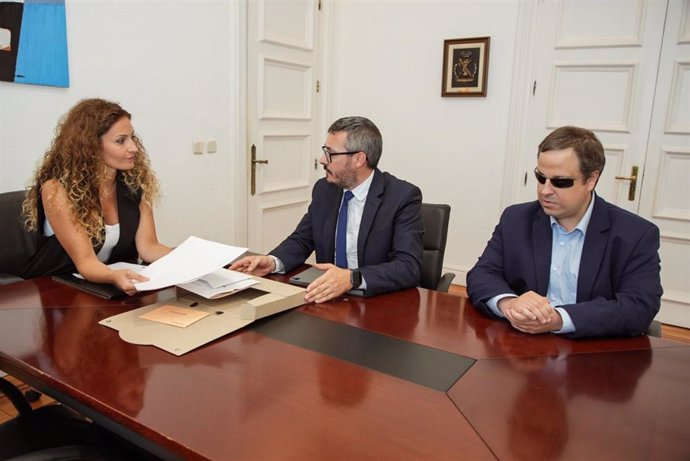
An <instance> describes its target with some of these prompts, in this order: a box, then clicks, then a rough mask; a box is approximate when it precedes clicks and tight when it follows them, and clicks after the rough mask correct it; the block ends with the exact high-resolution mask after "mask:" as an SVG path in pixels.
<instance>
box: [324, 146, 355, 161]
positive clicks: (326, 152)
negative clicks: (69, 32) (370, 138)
mask: <svg viewBox="0 0 690 461" xmlns="http://www.w3.org/2000/svg"><path fill="white" fill-rule="evenodd" d="M321 150H322V151H323V154H324V155H325V156H326V163H331V157H333V156H335V155H355V154H359V153H360V152H362V151H361V150H358V151H355V152H331V151H330V149H329V148H328V147H327V146H321Z"/></svg>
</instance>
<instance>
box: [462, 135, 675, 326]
mask: <svg viewBox="0 0 690 461" xmlns="http://www.w3.org/2000/svg"><path fill="white" fill-rule="evenodd" d="M604 163H605V157H604V148H603V146H602V145H601V143H600V142H599V140H598V139H597V138H596V136H595V135H594V133H592V132H591V131H589V130H585V129H582V128H576V127H562V128H559V129H557V130H555V131H553V132H552V133H551V134H549V135H548V136H547V137H546V138H545V139H544V140H543V141H542V143H541V144H540V145H539V149H538V153H537V167H536V168H535V170H534V174H535V177H536V179H537V198H538V200H537V201H534V202H530V203H523V204H519V205H513V206H510V207H508V208H506V210H505V211H504V212H503V215H502V216H501V219H500V221H499V223H498V225H497V226H496V228H495V229H494V233H493V235H492V237H491V240H490V241H489V243H488V245H487V247H486V249H485V250H484V253H483V254H482V255H481V256H480V257H479V261H478V262H477V263H476V264H475V266H474V268H472V270H471V271H470V272H469V273H468V274H467V289H468V294H469V296H470V299H471V300H472V302H473V304H474V305H475V306H476V307H477V308H478V309H480V310H481V311H483V312H484V313H486V314H488V315H490V316H496V317H502V318H506V319H507V320H508V321H509V322H510V323H511V325H512V326H513V327H515V328H516V329H518V330H520V331H522V332H525V333H532V334H538V333H546V332H552V333H559V334H565V335H568V336H569V337H578V338H580V337H597V336H636V335H641V334H644V333H645V331H646V330H647V328H648V327H649V325H650V323H651V322H652V319H653V318H654V316H655V315H656V314H657V312H658V311H659V306H660V302H661V294H662V288H661V280H660V265H659V255H658V250H659V229H658V228H657V227H656V226H655V225H654V224H652V223H650V222H649V221H646V220H644V219H642V218H640V217H639V216H637V215H634V214H632V213H630V212H628V211H626V210H623V209H622V208H619V207H617V206H615V205H612V204H610V203H608V202H606V201H605V200H604V199H602V198H601V197H599V196H597V195H596V193H595V192H594V188H595V186H596V184H597V181H598V180H599V177H600V176H601V172H602V171H603V169H604Z"/></svg>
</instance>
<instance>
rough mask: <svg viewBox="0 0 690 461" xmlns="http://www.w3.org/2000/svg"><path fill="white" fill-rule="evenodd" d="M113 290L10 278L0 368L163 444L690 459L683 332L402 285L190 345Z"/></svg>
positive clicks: (179, 455) (201, 451)
mask: <svg viewBox="0 0 690 461" xmlns="http://www.w3.org/2000/svg"><path fill="white" fill-rule="evenodd" d="M171 296H174V291H173V289H167V290H162V291H159V292H156V293H149V294H146V295H138V296H135V297H131V298H127V299H124V300H118V301H105V300H102V299H100V298H97V297H94V296H92V295H89V294H87V293H83V292H81V291H78V290H76V289H74V288H71V287H68V286H65V285H62V284H59V283H57V282H54V281H52V280H51V279H49V278H38V279H34V280H29V281H25V282H21V283H18V284H13V285H8V286H4V287H0V369H2V370H4V371H6V372H8V373H10V374H12V375H15V376H17V377H18V378H20V379H22V380H24V381H25V382H27V383H28V384H30V385H32V386H34V387H36V388H38V389H39V390H42V391H43V392H45V393H46V394H48V395H50V396H52V397H54V398H56V399H57V400H59V401H62V402H64V403H66V404H68V405H70V406H72V407H74V408H75V409H77V410H79V411H80V412H82V413H84V414H85V415H87V416H89V417H91V418H92V419H94V420H95V421H97V422H99V423H101V424H103V425H105V426H107V427H109V428H110V429H111V430H113V431H115V432H117V433H119V434H121V435H124V436H126V437H128V438H130V439H131V440H133V441H135V442H136V443H138V444H140V445H142V446H144V447H145V448H147V449H149V450H151V451H153V452H155V453H156V454H158V455H159V456H161V457H164V458H169V459H214V460H215V459H219V460H221V459H222V460H229V459H280V460H309V459H319V460H320V459H348V460H349V459H377V460H380V459H383V460H385V459H391V460H416V459H425V460H431V459H433V460H444V459H449V460H458V459H471V460H483V459H501V460H511V459H516V460H522V459H525V460H536V459H577V460H580V459H606V460H614V459H624V460H635V459H663V460H674V459H677V460H688V459H690V346H689V345H685V344H683V343H678V342H674V341H669V340H663V339H659V338H650V337H638V338H630V339H606V340H577V341H573V340H568V339H564V338H561V337H557V336H555V335H540V336H529V335H524V334H521V333H519V332H516V331H514V330H512V329H511V328H509V327H508V326H507V324H506V323H504V322H501V321H495V320H491V319H488V318H485V317H483V316H482V315H480V314H478V312H477V311H476V310H475V308H474V307H473V306H472V305H471V304H470V302H469V301H468V300H467V299H466V298H462V297H457V296H452V295H447V294H442V293H437V292H434V291H429V290H425V289H421V288H420V289H416V288H415V289H409V290H405V291H401V292H398V293H391V294H387V295H382V296H378V297H373V298H367V299H361V298H353V297H349V298H339V299H337V300H334V301H332V302H329V303H325V304H323V305H313V304H311V305H304V306H302V307H299V308H297V309H295V310H292V311H289V312H285V313H282V314H279V315H277V316H274V317H271V318H269V319H264V320H262V321H260V322H257V323H256V324H255V325H253V326H250V327H248V328H247V329H245V330H241V331H238V332H235V333H233V334H230V335H228V336H225V337H223V338H221V339H219V340H216V341H214V342H212V343H210V344H207V345H206V346H204V347H201V348H199V349H197V350H195V351H192V352H190V353H188V354H186V355H183V356H181V357H176V356H173V355H171V354H168V353H167V352H164V351H162V350H160V349H157V348H155V347H152V346H135V345H131V344H128V343H126V342H124V341H122V340H121V339H120V338H119V336H118V334H117V332H116V331H114V330H111V329H110V328H107V327H103V326H100V325H98V321H99V320H101V319H103V318H104V317H109V316H111V315H114V314H118V313H120V312H123V311H125V310H127V309H131V308H133V307H139V306H142V305H146V304H151V303H154V302H157V301H162V300H164V299H165V298H167V297H171Z"/></svg>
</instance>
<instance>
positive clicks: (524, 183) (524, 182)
mask: <svg viewBox="0 0 690 461" xmlns="http://www.w3.org/2000/svg"><path fill="white" fill-rule="evenodd" d="M522 185H523V186H526V185H527V172H526V171H525V179H524V181H523V183H522Z"/></svg>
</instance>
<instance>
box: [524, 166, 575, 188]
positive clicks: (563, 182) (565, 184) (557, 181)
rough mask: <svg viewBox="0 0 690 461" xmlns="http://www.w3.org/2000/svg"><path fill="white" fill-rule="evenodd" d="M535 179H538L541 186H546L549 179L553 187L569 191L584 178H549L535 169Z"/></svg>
mask: <svg viewBox="0 0 690 461" xmlns="http://www.w3.org/2000/svg"><path fill="white" fill-rule="evenodd" d="M534 177H535V178H537V181H539V184H546V180H547V179H548V180H549V182H551V185H552V186H553V187H555V188H557V189H567V188H569V187H573V185H574V184H575V180H576V179H580V178H582V176H580V177H579V178H547V177H546V176H544V174H543V173H542V172H541V171H539V170H538V169H536V168H535V169H534Z"/></svg>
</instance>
